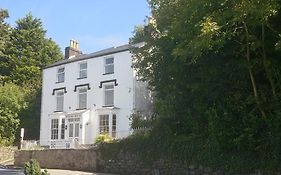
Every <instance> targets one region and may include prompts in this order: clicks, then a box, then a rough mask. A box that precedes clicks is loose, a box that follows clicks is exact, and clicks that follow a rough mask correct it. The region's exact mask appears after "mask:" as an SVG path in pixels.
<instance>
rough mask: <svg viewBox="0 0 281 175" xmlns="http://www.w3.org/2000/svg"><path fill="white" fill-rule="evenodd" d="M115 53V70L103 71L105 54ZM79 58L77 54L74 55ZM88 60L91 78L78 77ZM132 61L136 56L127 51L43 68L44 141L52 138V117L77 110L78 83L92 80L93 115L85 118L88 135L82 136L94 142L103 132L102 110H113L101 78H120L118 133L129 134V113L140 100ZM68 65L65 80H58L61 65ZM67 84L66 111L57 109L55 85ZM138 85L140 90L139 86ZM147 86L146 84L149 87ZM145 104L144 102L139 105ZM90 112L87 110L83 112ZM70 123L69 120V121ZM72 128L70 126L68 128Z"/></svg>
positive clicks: (116, 95)
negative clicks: (54, 93) (107, 101)
mask: <svg viewBox="0 0 281 175" xmlns="http://www.w3.org/2000/svg"><path fill="white" fill-rule="evenodd" d="M109 56H113V57H114V74H108V75H103V73H104V58H105V57H109ZM72 59H75V58H72ZM80 62H87V64H88V69H87V71H88V72H87V75H88V76H87V78H85V79H77V78H78V76H79V63H80ZM131 65H132V57H131V54H130V52H129V51H123V52H119V53H115V54H112V55H106V56H101V57H96V58H91V59H87V60H83V61H76V62H71V63H67V64H65V65H62V66H57V67H50V68H46V69H44V70H43V87H42V107H41V127H40V144H41V145H49V141H50V138H51V133H50V130H51V123H50V122H51V118H54V117H59V116H63V115H65V114H66V113H71V112H74V111H76V109H77V107H78V92H74V87H75V85H80V84H86V83H89V84H90V88H91V89H90V90H88V92H87V109H88V110H89V112H88V116H89V119H87V120H83V121H81V122H82V124H83V129H82V131H81V132H82V134H84V133H85V134H84V135H85V137H84V138H83V139H82V140H81V141H82V142H83V143H85V144H90V143H93V142H94V139H95V138H96V137H97V136H98V134H99V130H98V129H99V116H98V115H99V114H101V113H108V112H110V110H107V109H103V107H102V106H103V104H104V92H103V88H99V85H100V82H101V81H106V80H112V79H116V80H117V83H118V86H115V87H114V106H115V107H117V108H119V109H116V110H115V111H114V113H116V114H117V133H118V134H117V135H118V137H126V136H128V135H129V132H130V121H129V117H130V115H131V113H132V111H133V109H134V108H135V107H136V106H134V104H138V105H139V104H140V103H143V99H141V102H138V99H137V98H136V97H138V96H140V95H137V96H135V95H134V92H135V89H136V88H135V87H134V85H136V84H137V83H136V82H135V78H134V73H133V69H132V68H131ZM63 66H64V67H65V81H64V82H62V83H56V81H57V77H56V76H57V69H58V67H63ZM61 87H66V91H67V93H65V95H64V109H63V113H60V112H59V113H54V111H55V110H56V95H52V92H53V89H55V88H61ZM139 87H140V86H138V87H137V90H138V91H140V90H139ZM145 88H146V87H145ZM139 106H141V105H139ZM83 115H86V114H83ZM66 123H67V122H66ZM66 132H68V130H66Z"/></svg>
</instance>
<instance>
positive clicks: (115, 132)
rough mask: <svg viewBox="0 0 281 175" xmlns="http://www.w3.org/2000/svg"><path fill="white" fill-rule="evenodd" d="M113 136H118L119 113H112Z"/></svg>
mask: <svg viewBox="0 0 281 175" xmlns="http://www.w3.org/2000/svg"><path fill="white" fill-rule="evenodd" d="M111 137H112V138H116V137H117V115H116V114H112V122H111Z"/></svg>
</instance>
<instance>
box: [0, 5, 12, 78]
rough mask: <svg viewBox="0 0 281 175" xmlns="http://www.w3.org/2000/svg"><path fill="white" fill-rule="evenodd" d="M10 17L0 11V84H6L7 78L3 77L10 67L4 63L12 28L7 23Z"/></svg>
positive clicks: (6, 12)
mask: <svg viewBox="0 0 281 175" xmlns="http://www.w3.org/2000/svg"><path fill="white" fill-rule="evenodd" d="M8 17H9V14H8V11H7V10H3V9H0V68H1V69H0V82H2V83H4V81H5V80H6V77H5V76H3V75H5V74H6V73H7V71H8V65H7V64H6V62H4V58H5V57H6V55H5V53H4V52H5V51H6V49H7V44H8V42H9V34H10V26H9V25H8V24H7V23H6V22H5V19H6V18H8Z"/></svg>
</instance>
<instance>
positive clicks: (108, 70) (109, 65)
mask: <svg viewBox="0 0 281 175" xmlns="http://www.w3.org/2000/svg"><path fill="white" fill-rule="evenodd" d="M104 73H105V74H112V73H114V58H113V57H109V58H105V60H104Z"/></svg>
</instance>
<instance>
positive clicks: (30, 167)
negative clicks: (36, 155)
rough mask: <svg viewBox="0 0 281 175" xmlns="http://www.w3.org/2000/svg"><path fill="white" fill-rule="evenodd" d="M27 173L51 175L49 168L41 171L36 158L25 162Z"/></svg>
mask: <svg viewBox="0 0 281 175" xmlns="http://www.w3.org/2000/svg"><path fill="white" fill-rule="evenodd" d="M24 174H25V175H49V173H48V171H47V170H44V171H43V172H42V171H41V168H40V165H39V162H38V161H37V160H36V159H31V160H30V161H28V162H26V163H25V164H24Z"/></svg>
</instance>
